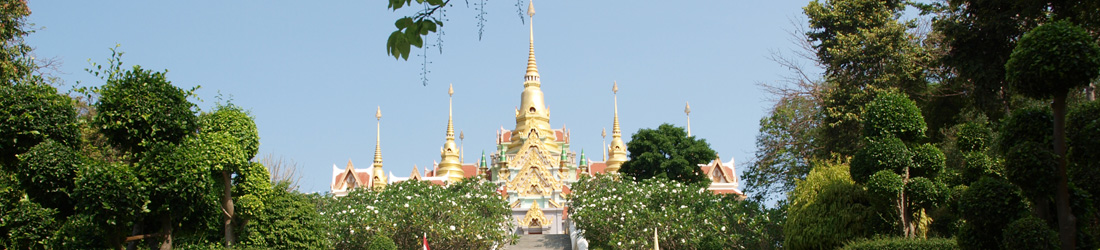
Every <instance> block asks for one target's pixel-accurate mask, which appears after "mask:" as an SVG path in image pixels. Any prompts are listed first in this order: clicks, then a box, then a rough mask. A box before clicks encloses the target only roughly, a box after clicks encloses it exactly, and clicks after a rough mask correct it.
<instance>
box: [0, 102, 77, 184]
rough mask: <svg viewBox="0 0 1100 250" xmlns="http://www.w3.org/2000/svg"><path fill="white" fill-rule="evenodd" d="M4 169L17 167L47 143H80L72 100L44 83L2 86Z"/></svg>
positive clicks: (0, 140) (0, 112)
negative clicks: (31, 151) (28, 153)
mask: <svg viewBox="0 0 1100 250" xmlns="http://www.w3.org/2000/svg"><path fill="white" fill-rule="evenodd" d="M0 120H2V121H4V122H2V123H0V165H3V166H4V167H5V168H8V170H12V169H11V168H14V167H15V164H16V161H17V159H16V157H15V156H16V155H17V154H21V153H24V152H26V151H27V150H28V149H30V148H31V147H34V146H35V145H38V144H39V143H41V142H43V141H46V140H53V141H56V142H58V143H61V144H62V145H65V146H69V147H72V146H76V144H77V143H78V142H79V138H80V137H79V130H78V129H77V128H78V126H77V121H76V111H75V110H74V109H73V104H72V99H69V97H67V96H64V95H60V94H58V93H57V89H54V88H53V87H51V86H49V85H46V84H44V83H34V82H30V83H28V82H20V83H14V84H0Z"/></svg>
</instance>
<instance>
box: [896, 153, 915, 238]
mask: <svg viewBox="0 0 1100 250" xmlns="http://www.w3.org/2000/svg"><path fill="white" fill-rule="evenodd" d="M902 177H904V179H902V182H901V183H902V187H901V196H900V197H898V198H899V199H898V215H899V216H901V233H902V236H903V237H906V238H908V237H912V235H913V231H912V229H911V228H910V225H909V224H910V223H911V222H910V220H912V219H911V218H910V217H909V212H908V210H909V208H908V206H907V205H908V202H906V200H905V185H906V184H909V168H905V175H903V176H902Z"/></svg>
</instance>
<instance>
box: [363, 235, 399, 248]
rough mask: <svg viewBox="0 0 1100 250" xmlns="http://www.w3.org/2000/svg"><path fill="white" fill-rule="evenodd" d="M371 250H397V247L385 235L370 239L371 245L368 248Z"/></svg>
mask: <svg viewBox="0 0 1100 250" xmlns="http://www.w3.org/2000/svg"><path fill="white" fill-rule="evenodd" d="M367 249H370V250H397V245H396V244H394V243H393V240H391V239H390V238H389V237H386V236H385V235H380V234H376V235H374V237H371V239H370V245H369V246H367Z"/></svg>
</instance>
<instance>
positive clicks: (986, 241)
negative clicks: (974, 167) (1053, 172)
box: [957, 177, 1027, 250]
mask: <svg viewBox="0 0 1100 250" xmlns="http://www.w3.org/2000/svg"><path fill="white" fill-rule="evenodd" d="M1019 192H1020V189H1019V188H1018V187H1016V186H1014V185H1012V184H1011V183H1009V182H1008V181H1005V180H1003V179H999V178H996V177H982V179H980V180H978V181H977V182H975V183H974V184H973V185H971V186H970V188H968V189H967V190H966V191H965V192H963V194H962V197H960V198H959V203H958V205H959V214H960V215H962V218H963V219H964V220H966V224H963V226H962V228H960V229H959V235H958V236H957V237H958V241H959V248H961V249H964V250H969V249H998V247H999V246H1000V244H1001V242H1002V240H1003V238H1002V237H1003V235H1002V232H1001V230H998V229H1003V228H1005V227H1007V226H1008V225H1009V223H1011V222H1012V221H1015V220H1016V219H1017V218H1020V217H1021V216H1022V215H1024V214H1026V213H1027V210H1026V208H1025V206H1024V198H1023V196H1021V195H1020V194H1019Z"/></svg>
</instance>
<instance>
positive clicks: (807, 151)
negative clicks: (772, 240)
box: [741, 96, 820, 199]
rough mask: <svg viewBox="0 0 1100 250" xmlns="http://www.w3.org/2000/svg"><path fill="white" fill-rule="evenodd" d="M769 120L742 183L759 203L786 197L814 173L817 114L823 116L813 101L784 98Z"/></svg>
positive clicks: (762, 123)
mask: <svg viewBox="0 0 1100 250" xmlns="http://www.w3.org/2000/svg"><path fill="white" fill-rule="evenodd" d="M781 98H782V99H781V100H779V101H778V102H777V103H776V104H775V106H774V107H772V110H771V111H770V112H769V116H766V117H764V118H760V131H759V133H758V134H757V135H756V148H757V151H756V159H755V160H754V161H753V162H752V163H751V164H750V165H749V168H748V169H747V170H745V172H744V177H743V178H742V179H741V181H742V183H743V184H744V185H745V193H747V194H751V195H753V196H754V197H756V198H758V199H763V198H765V197H771V196H773V195H775V194H779V195H782V196H785V194H786V193H787V192H790V191H791V190H793V189H794V186H795V181H796V180H802V179H805V178H806V174H808V173H810V160H811V159H812V158H813V152H814V151H813V150H814V148H813V144H812V142H813V135H814V132H813V131H814V129H815V128H816V121H817V120H816V114H817V113H818V112H820V111H819V110H817V106H816V104H815V103H814V102H812V101H811V100H810V99H808V98H806V97H802V96H791V97H781Z"/></svg>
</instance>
